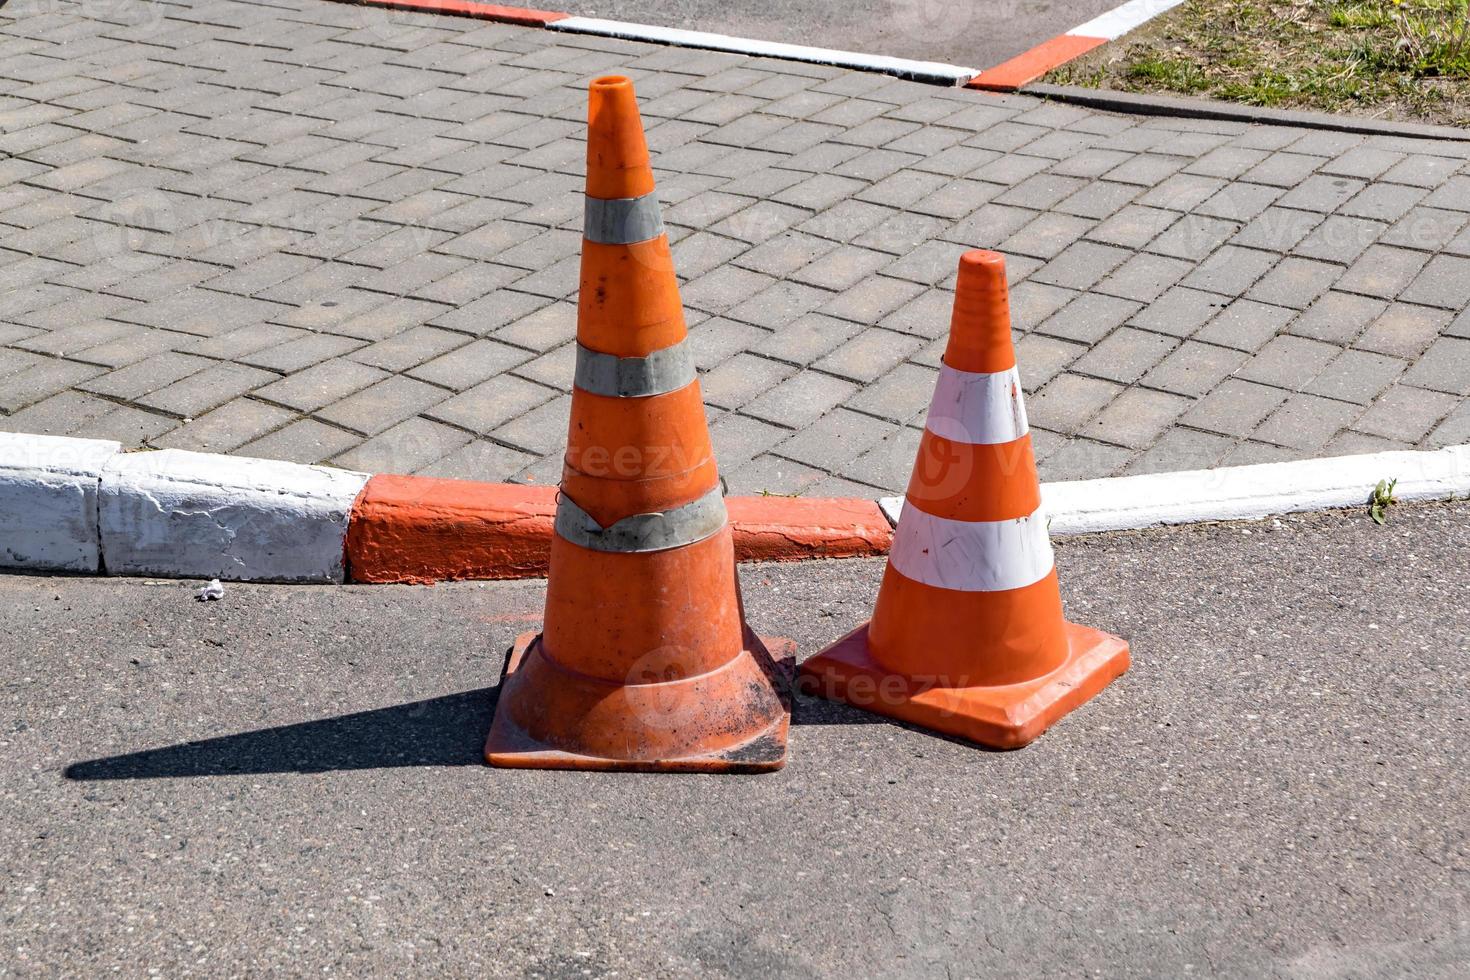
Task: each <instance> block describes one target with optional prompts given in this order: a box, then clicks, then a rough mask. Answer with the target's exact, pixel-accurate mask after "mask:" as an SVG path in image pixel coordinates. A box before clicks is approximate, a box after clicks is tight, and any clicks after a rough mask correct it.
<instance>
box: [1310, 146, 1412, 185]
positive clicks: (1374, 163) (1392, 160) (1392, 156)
mask: <svg viewBox="0 0 1470 980" xmlns="http://www.w3.org/2000/svg"><path fill="white" fill-rule="evenodd" d="M1403 159H1404V155H1403V154H1402V153H1393V152H1390V151H1388V150H1380V149H1377V148H1374V147H1371V146H1355V147H1353V148H1352V149H1350V150H1347V151H1346V152H1344V153H1341V154H1339V155H1338V156H1337V157H1336V158H1335V159H1333V160H1330V161H1328V162H1327V163H1325V164H1323V165H1322V167H1321V170H1322V172H1323V173H1326V174H1338V175H1341V176H1344V177H1357V178H1359V179H1360V180H1374V179H1375V178H1377V177H1380V176H1382V175H1383V173H1384V171H1386V170H1388V169H1389V168H1390V167H1392V166H1393V165H1394V164H1396V163H1398V162H1399V161H1401V160H1403Z"/></svg>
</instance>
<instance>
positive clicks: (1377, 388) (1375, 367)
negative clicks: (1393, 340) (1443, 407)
mask: <svg viewBox="0 0 1470 980" xmlns="http://www.w3.org/2000/svg"><path fill="white" fill-rule="evenodd" d="M1277 339H1278V340H1284V339H1285V338H1277ZM1421 363H1428V362H1421ZM1404 367H1405V364H1404V362H1403V361H1401V360H1399V359H1397V358H1393V357H1386V356H1384V355H1382V354H1373V353H1370V352H1369V351H1360V350H1347V351H1343V352H1342V353H1341V354H1339V355H1338V356H1337V357H1336V358H1335V359H1334V360H1333V361H1332V363H1331V364H1329V365H1328V366H1327V367H1326V369H1324V370H1323V371H1322V373H1321V374H1319V375H1317V379H1316V380H1315V381H1313V382H1312V383H1311V384H1310V385H1308V386H1307V388H1306V390H1307V391H1309V392H1311V393H1312V394H1315V395H1325V396H1326V397H1328V398H1336V399H1338V400H1340V401H1349V402H1354V403H1355V404H1358V405H1366V404H1368V403H1369V402H1371V401H1372V400H1373V399H1374V398H1376V397H1377V396H1378V393H1379V392H1381V391H1382V390H1383V389H1384V388H1387V387H1388V386H1389V385H1390V384H1391V383H1392V382H1393V380H1394V379H1395V378H1397V377H1398V376H1399V375H1400V374H1402V373H1403V371H1404ZM1426 387H1434V386H1433V385H1428V386H1426Z"/></svg>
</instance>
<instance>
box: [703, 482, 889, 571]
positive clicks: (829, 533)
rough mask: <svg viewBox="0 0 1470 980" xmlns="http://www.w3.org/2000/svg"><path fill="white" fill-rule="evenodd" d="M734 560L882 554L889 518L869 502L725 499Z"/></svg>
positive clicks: (791, 498) (796, 498)
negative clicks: (733, 534)
mask: <svg viewBox="0 0 1470 980" xmlns="http://www.w3.org/2000/svg"><path fill="white" fill-rule="evenodd" d="M725 509H726V510H727V511H728V512H729V514H730V523H731V524H732V525H734V528H735V559H736V560H737V561H794V560H796V559H800V558H860V557H862V556H864V555H886V554H888V546H889V545H890V544H892V543H893V528H892V527H890V526H889V523H888V518H886V517H884V516H883V512H882V511H881V510H879V509H878V505H877V503H875V502H874V501H871V500H861V499H857V498H844V497H830V498H822V497H812V498H802V497H727V498H725Z"/></svg>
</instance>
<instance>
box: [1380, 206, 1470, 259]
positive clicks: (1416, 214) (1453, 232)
mask: <svg viewBox="0 0 1470 980" xmlns="http://www.w3.org/2000/svg"><path fill="white" fill-rule="evenodd" d="M1467 223H1470V215H1466V214H1463V213H1460V212H1458V211H1448V210H1445V209H1443V208H1426V207H1416V208H1412V209H1410V211H1409V212H1408V213H1407V214H1405V215H1404V216H1403V217H1402V218H1400V219H1399V220H1398V221H1397V222H1396V223H1395V224H1394V226H1393V227H1392V228H1390V229H1388V231H1387V232H1386V233H1385V234H1384V235H1383V237H1382V239H1381V241H1382V242H1383V244H1385V245H1402V246H1404V247H1406V248H1413V249H1420V250H1423V251H1439V250H1440V249H1443V248H1445V247H1447V246H1449V245H1450V243H1451V242H1453V241H1454V240H1455V238H1456V236H1458V235H1459V234H1460V232H1461V231H1462V230H1464V229H1465V227H1466V225H1467Z"/></svg>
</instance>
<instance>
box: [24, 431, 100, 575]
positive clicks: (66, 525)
mask: <svg viewBox="0 0 1470 980" xmlns="http://www.w3.org/2000/svg"><path fill="white" fill-rule="evenodd" d="M120 448H121V447H120V446H119V445H118V444H117V443H115V442H105V441H101V440H97V439H64V438H60V437H57V436H32V435H20V434H16V433H10V432H0V567H4V568H22V569H29V570H32V571H52V572H95V571H97V568H98V555H97V485H98V483H99V482H100V481H101V479H102V468H103V466H105V465H106V463H107V461H108V460H109V459H111V458H112V457H113V456H114V455H116V454H117V452H118V450H119V449H120Z"/></svg>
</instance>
